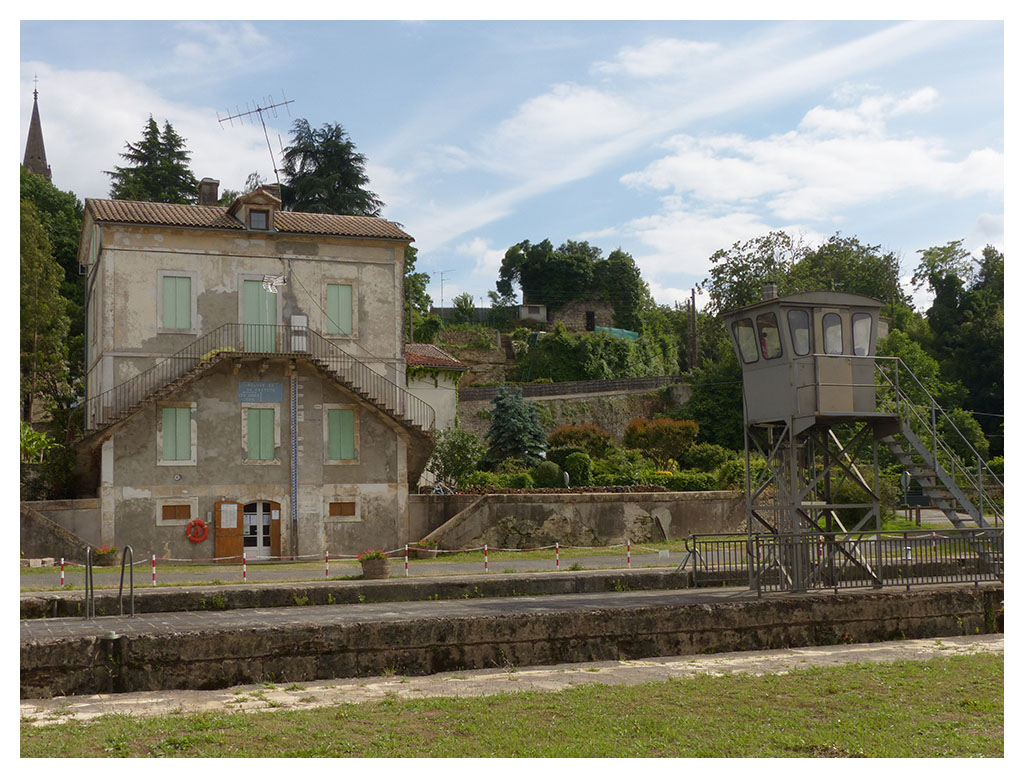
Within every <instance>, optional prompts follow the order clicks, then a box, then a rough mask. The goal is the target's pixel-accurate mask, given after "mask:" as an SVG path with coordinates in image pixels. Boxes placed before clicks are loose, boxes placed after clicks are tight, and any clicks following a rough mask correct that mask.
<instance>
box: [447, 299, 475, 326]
mask: <svg viewBox="0 0 1024 778" xmlns="http://www.w3.org/2000/svg"><path fill="white" fill-rule="evenodd" d="M475 318H476V306H474V305H473V295H471V294H470V293H469V292H463V293H462V294H460V295H457V296H456V297H455V299H454V300H452V324H472V323H473V320H474V319H475Z"/></svg>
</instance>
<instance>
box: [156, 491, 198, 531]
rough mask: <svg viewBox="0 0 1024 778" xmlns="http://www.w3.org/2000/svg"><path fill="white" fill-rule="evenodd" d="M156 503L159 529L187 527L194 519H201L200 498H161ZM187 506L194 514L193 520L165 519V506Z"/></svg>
mask: <svg viewBox="0 0 1024 778" xmlns="http://www.w3.org/2000/svg"><path fill="white" fill-rule="evenodd" d="M154 503H155V505H156V526H158V527H185V526H187V525H188V523H189V522H190V521H192V520H193V519H198V518H200V516H199V498H198V497H160V498H158V499H156V500H155V501H154ZM186 504H187V505H188V506H189V512H190V513H191V514H192V518H191V519H167V520H165V519H164V517H163V516H164V506H165V505H186Z"/></svg>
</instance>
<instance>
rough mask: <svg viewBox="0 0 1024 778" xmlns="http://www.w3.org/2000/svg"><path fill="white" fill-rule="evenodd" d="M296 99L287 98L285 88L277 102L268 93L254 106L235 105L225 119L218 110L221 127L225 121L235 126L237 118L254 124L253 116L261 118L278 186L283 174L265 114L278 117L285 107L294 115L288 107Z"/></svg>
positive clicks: (254, 102) (254, 103)
mask: <svg viewBox="0 0 1024 778" xmlns="http://www.w3.org/2000/svg"><path fill="white" fill-rule="evenodd" d="M294 102H295V101H294V100H288V99H287V98H285V95H284V90H283V89H282V90H281V101H280V102H277V103H275V102H274V98H273V97H272V96H271V95H267V97H266V99H264V100H263V104H262V105H261V104H260V102H259V101H256V100H254V101H253V106H254V107H253V108H250V107H249V103H246V104H245V110H244V111H242V110H239V108H238V106H235V112H234V113H233V114H231V115H230V116H225V117H224V118H223V119H222V118H221V116H220V112H219V111H218V112H217V121H218V122H219V123H220V126H221V129H223V128H224V122H227V123H228V124H230V125H231V126H232V127H234V125H235V122H234V120H235V119H238V121H239V122H241V121H242V120H243V119H245V118H248V119H249V123H250V124H253V119H252V117H253V116H258V117H259V119H260V125H261V126H262V127H263V137H264V138H266V139H267V151H269V152H270V162H271V164H272V165H273V167H274V178H275V180H276V181H277V184H278V186H280V185H281V176H279V175H278V169H277V159H276V158H275V157H274V149H273V148H272V147H271V145H270V136H269V135H268V134H267V123H266V121H264V119H263V114H265V113H270V115H271V116H273V117H274V118H275V119H276V118H277V109H278V108H281V107H282V106H283V107H284V109H285V111H287V112H288V116H289V117H290V116H291V115H292V112H291V111H290V110H289V109H288V105H289V104H290V103H294Z"/></svg>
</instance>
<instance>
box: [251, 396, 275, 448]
mask: <svg viewBox="0 0 1024 778" xmlns="http://www.w3.org/2000/svg"><path fill="white" fill-rule="evenodd" d="M247 418H248V424H247V427H246V430H247V434H248V436H249V441H248V450H247V453H246V457H247V458H248V459H273V458H274V409H273V408H249V409H248V411H247Z"/></svg>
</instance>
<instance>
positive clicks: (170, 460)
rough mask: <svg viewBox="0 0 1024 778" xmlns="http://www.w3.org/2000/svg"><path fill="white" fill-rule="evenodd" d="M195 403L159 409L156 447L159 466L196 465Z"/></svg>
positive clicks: (162, 406) (165, 406)
mask: <svg viewBox="0 0 1024 778" xmlns="http://www.w3.org/2000/svg"><path fill="white" fill-rule="evenodd" d="M195 409H196V404H195V403H179V404H176V405H161V406H159V407H158V408H157V425H156V446H157V462H156V463H157V464H158V465H168V466H172V465H194V464H195V463H196V425H195V424H194V423H193V416H194V414H195Z"/></svg>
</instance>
